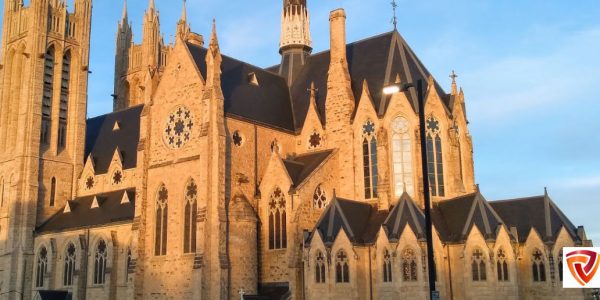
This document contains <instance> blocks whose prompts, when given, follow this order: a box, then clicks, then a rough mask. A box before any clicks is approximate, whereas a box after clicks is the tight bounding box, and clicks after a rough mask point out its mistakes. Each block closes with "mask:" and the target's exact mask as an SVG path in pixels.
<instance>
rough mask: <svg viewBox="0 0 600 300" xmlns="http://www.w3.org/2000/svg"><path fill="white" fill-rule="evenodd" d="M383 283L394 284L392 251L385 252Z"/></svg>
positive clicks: (386, 250)
mask: <svg viewBox="0 0 600 300" xmlns="http://www.w3.org/2000/svg"><path fill="white" fill-rule="evenodd" d="M383 282H392V256H391V255H390V251H388V249H385V250H384V251H383Z"/></svg>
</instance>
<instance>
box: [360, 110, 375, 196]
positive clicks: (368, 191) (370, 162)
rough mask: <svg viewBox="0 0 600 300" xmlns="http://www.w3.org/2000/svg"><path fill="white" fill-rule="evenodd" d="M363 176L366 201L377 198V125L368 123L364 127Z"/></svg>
mask: <svg viewBox="0 0 600 300" xmlns="http://www.w3.org/2000/svg"><path fill="white" fill-rule="evenodd" d="M362 150H363V174H364V185H365V199H374V198H377V179H378V177H377V176H378V174H377V172H378V170H377V139H376V137H375V124H374V123H373V122H371V121H367V122H366V123H365V124H364V125H363V143H362Z"/></svg>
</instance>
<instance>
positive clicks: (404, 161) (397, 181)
mask: <svg viewBox="0 0 600 300" xmlns="http://www.w3.org/2000/svg"><path fill="white" fill-rule="evenodd" d="M391 127H392V166H393V170H394V191H395V195H396V197H400V196H402V193H403V192H404V189H405V188H406V192H407V193H408V194H409V195H414V183H413V165H412V142H411V139H410V131H409V129H410V128H409V125H408V120H406V118H404V117H397V118H395V119H394V120H393V121H392V126H391Z"/></svg>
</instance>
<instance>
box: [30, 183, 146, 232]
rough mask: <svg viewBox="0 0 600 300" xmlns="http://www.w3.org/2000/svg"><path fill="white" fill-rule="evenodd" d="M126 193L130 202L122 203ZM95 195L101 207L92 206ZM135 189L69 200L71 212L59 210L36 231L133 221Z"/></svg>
mask: <svg viewBox="0 0 600 300" xmlns="http://www.w3.org/2000/svg"><path fill="white" fill-rule="evenodd" d="M124 193H127V196H128V197H129V201H130V202H129V203H123V204H122V203H121V200H122V199H123V195H124ZM94 197H96V198H97V199H98V202H99V204H100V207H98V208H92V202H93V201H94ZM134 201H135V190H134V189H132V190H121V191H115V192H110V193H104V194H98V195H95V196H94V195H92V196H86V197H80V198H77V199H75V200H73V201H69V203H68V205H69V206H70V208H71V212H64V210H61V211H59V212H58V213H56V214H55V215H54V216H52V217H51V218H50V219H49V220H48V221H46V222H45V223H44V224H42V225H40V226H39V227H38V228H37V229H36V232H38V233H45V232H57V231H65V230H71V229H78V228H85V227H94V226H101V225H107V224H111V223H120V222H131V221H132V220H133V217H134V211H135V203H134Z"/></svg>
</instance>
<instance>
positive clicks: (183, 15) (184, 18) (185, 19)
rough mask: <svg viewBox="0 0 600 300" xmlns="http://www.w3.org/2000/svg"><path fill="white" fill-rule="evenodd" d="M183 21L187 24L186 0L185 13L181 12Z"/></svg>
mask: <svg viewBox="0 0 600 300" xmlns="http://www.w3.org/2000/svg"><path fill="white" fill-rule="evenodd" d="M181 21H182V22H187V8H186V6H185V0H183V11H182V12H181Z"/></svg>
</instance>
